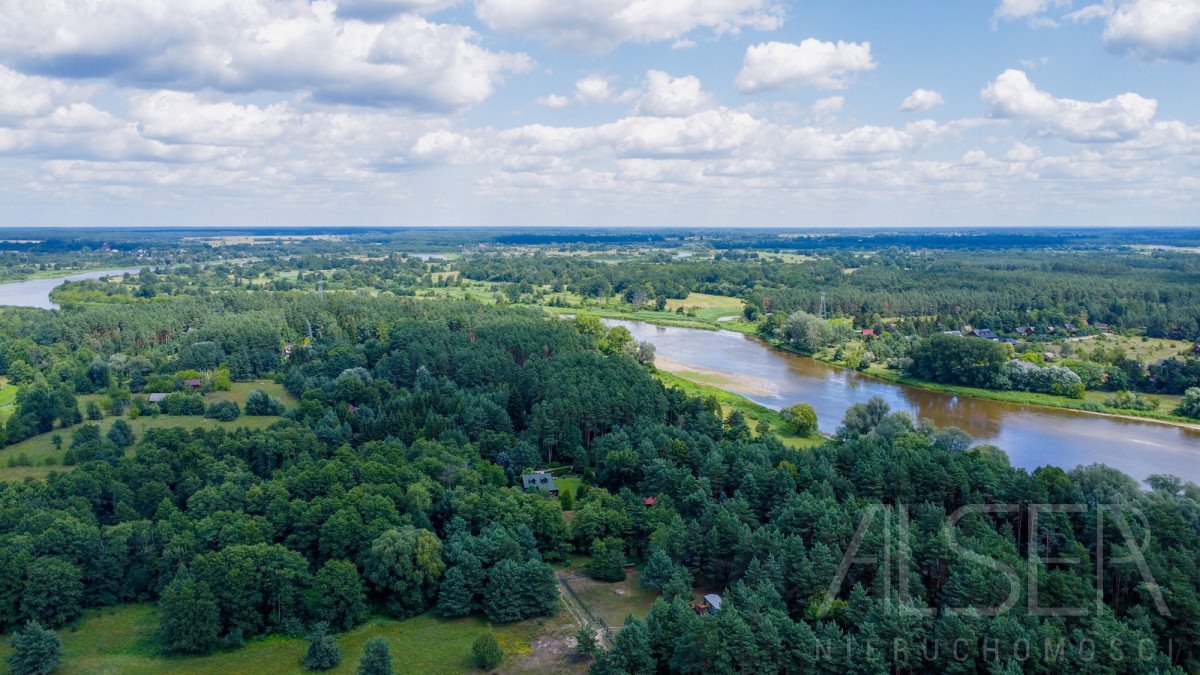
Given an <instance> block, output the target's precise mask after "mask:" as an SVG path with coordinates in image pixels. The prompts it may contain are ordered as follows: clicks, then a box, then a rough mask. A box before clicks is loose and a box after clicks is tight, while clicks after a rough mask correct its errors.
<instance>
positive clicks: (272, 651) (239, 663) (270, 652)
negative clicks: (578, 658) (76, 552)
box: [0, 604, 580, 675]
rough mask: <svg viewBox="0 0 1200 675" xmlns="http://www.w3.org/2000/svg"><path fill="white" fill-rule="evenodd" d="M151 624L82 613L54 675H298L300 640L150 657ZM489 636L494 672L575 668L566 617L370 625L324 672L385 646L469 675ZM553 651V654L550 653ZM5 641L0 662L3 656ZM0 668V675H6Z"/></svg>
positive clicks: (409, 664)
mask: <svg viewBox="0 0 1200 675" xmlns="http://www.w3.org/2000/svg"><path fill="white" fill-rule="evenodd" d="M157 627H158V617H157V613H156V610H155V608H154V606H153V605H146V604H141V605H123V606H119V607H111V608H105V609H100V610H92V611H89V612H88V613H87V614H86V615H85V616H84V618H83V619H81V620H80V621H78V622H77V623H76V624H75V625H74V626H71V627H66V628H63V629H60V630H59V631H58V634H59V636H60V637H61V639H62V643H63V663H62V665H61V666H60V667H59V669H58V670H57V671H55V672H56V673H61V674H63V675H71V674H74V673H80V674H84V673H86V674H88V675H103V674H108V673H112V674H114V675H115V674H117V673H121V674H127V673H128V674H138V675H143V674H144V675H151V674H157V673H188V674H191V673H195V674H197V675H199V674H201V673H263V674H264V675H265V674H267V673H271V674H273V673H301V672H305V671H304V670H303V669H302V668H301V667H300V661H301V659H302V658H303V657H304V652H305V650H306V649H307V648H308V643H307V641H306V640H304V639H303V638H293V637H288V636H283V635H272V636H269V637H265V638H260V639H257V640H253V641H251V642H250V643H248V644H247V645H246V646H244V647H242V648H240V649H235V650H230V651H222V652H217V653H214V654H209V655H205V656H163V655H161V654H159V653H158V652H157V649H156V648H155V643H154V631H155V630H156V629H157ZM489 630H490V631H491V632H492V633H494V634H495V636H496V639H497V641H499V642H500V647H501V648H502V649H503V650H504V653H505V661H504V663H503V664H502V666H501V668H500V671H501V672H514V673H523V672H569V671H571V670H573V669H578V668H580V667H578V666H574V665H573V664H571V663H570V662H568V661H567V659H566V646H567V638H568V637H569V636H570V635H572V634H573V633H574V624H572V623H571V620H570V617H569V616H568V615H567V613H566V612H560V613H559V614H558V615H557V616H553V617H549V618H543V619H531V620H529V621H522V622H520V623H514V624H504V625H495V626H493V625H490V624H489V623H488V622H487V621H485V620H484V619H482V618H478V617H472V618H466V619H455V620H453V621H445V620H442V619H438V618H436V617H434V616H432V615H430V614H425V615H422V616H418V617H416V618H413V619H408V620H406V621H394V620H391V619H384V618H376V619H373V620H371V621H369V622H368V623H366V624H363V625H362V626H359V627H358V628H355V629H354V630H351V631H349V632H347V633H343V634H341V635H339V636H338V646H339V647H340V648H341V652H342V662H341V664H340V665H339V666H338V667H337V668H335V669H333V670H331V671H328V672H330V673H336V674H341V673H346V674H349V673H354V672H355V671H356V669H357V668H358V661H359V659H360V658H361V657H362V652H363V644H364V643H366V641H367V640H369V639H371V638H375V637H384V638H386V639H387V641H388V644H389V646H390V647H391V652H392V663H393V665H394V666H395V670H396V672H397V673H430V674H440V673H466V672H468V671H470V670H471V666H470V661H469V659H470V655H471V645H472V644H473V643H474V642H475V640H476V639H477V638H478V637H479V636H480V635H482V634H484V633H485V632H488V631H489ZM556 646H557V647H558V648H557V649H556V648H555V647H556ZM9 651H10V649H9V644H8V640H7V639H4V640H3V644H2V646H0V657H5V656H7V655H8V653H9ZM7 665H8V664H7V662H2V663H0V672H3V673H7V672H8V668H7Z"/></svg>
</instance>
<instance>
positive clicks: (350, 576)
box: [310, 560, 368, 630]
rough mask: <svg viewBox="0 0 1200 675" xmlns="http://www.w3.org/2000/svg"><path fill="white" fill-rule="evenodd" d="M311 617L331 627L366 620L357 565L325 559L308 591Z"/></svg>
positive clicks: (363, 595) (356, 623)
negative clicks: (312, 615)
mask: <svg viewBox="0 0 1200 675" xmlns="http://www.w3.org/2000/svg"><path fill="white" fill-rule="evenodd" d="M310 598H311V600H310V605H311V607H312V612H313V614H314V615H315V616H317V617H319V618H320V619H321V620H322V621H324V622H326V623H328V624H329V625H330V626H331V627H332V628H334V629H335V630H347V629H349V628H353V627H354V626H357V625H358V624H360V623H362V622H363V621H365V620H366V618H367V614H368V610H367V598H366V593H365V592H364V590H363V583H362V579H361V578H360V577H359V576H358V568H356V567H355V566H354V563H352V562H349V561H347V560H329V561H327V562H326V563H325V564H324V565H323V566H322V567H321V569H320V571H319V572H317V576H316V578H315V579H313V585H312V589H311V591H310Z"/></svg>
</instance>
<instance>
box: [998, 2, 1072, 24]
mask: <svg viewBox="0 0 1200 675" xmlns="http://www.w3.org/2000/svg"><path fill="white" fill-rule="evenodd" d="M1070 4H1071V0H1001V2H1000V6H999V7H997V8H996V13H995V14H994V15H993V18H994V20H997V21H999V20H1005V19H1007V20H1025V21H1028V22H1029V23H1030V24H1031V25H1034V26H1053V25H1055V24H1056V23H1057V21H1056V20H1055V19H1054V18H1051V17H1049V16H1048V13H1049V12H1050V10H1052V9H1056V8H1059V7H1065V6H1069V5H1070Z"/></svg>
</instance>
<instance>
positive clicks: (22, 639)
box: [8, 621, 62, 675]
mask: <svg viewBox="0 0 1200 675" xmlns="http://www.w3.org/2000/svg"><path fill="white" fill-rule="evenodd" d="M12 649H13V653H12V654H11V655H10V656H9V657H8V665H9V667H10V668H12V672H13V675H46V674H47V673H52V672H54V669H55V668H57V667H58V664H59V661H61V660H62V643H61V642H59V639H58V636H57V635H55V634H54V631H52V630H49V629H46V628H43V627H42V624H40V623H38V622H37V621H30V622H28V623H26V624H25V627H24V628H22V629H21V630H20V631H18V632H17V633H14V634H13V636H12Z"/></svg>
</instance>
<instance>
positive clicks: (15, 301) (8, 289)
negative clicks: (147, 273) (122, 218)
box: [0, 269, 139, 309]
mask: <svg viewBox="0 0 1200 675" xmlns="http://www.w3.org/2000/svg"><path fill="white" fill-rule="evenodd" d="M138 271H139V270H137V269H124V270H96V271H94V272H81V273H79V274H72V275H70V276H66V277H54V278H52V279H30V280H29V281H15V282H13V283H10V284H0V305H8V306H12V307H40V308H41V309H58V305H56V304H54V303H53V302H51V301H50V291H52V290H54V289H55V288H57V287H58V286H61V285H62V284H63V282H65V281H83V280H84V279H99V278H100V277H115V276H120V275H122V274H134V273H136V272H138Z"/></svg>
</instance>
